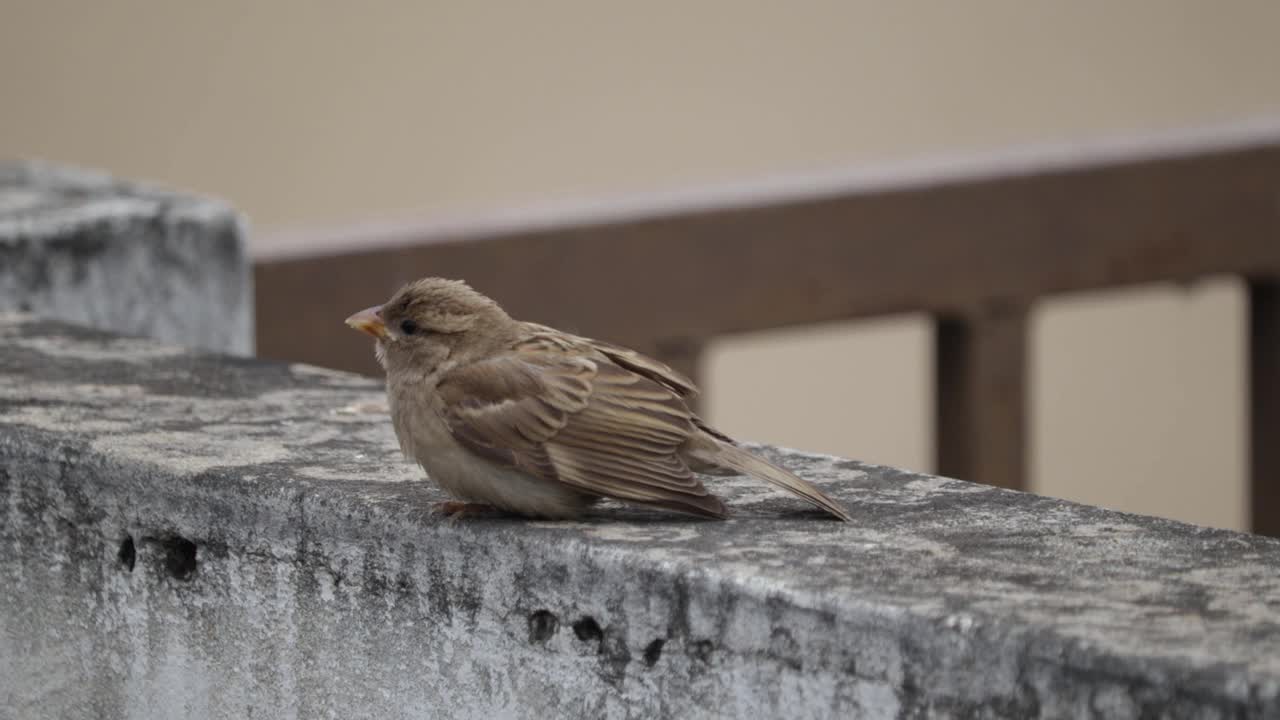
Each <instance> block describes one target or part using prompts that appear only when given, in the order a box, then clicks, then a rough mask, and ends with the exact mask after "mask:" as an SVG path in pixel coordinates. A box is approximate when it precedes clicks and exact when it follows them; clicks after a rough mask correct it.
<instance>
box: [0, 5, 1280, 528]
mask: <svg viewBox="0 0 1280 720" xmlns="http://www.w3.org/2000/svg"><path fill="white" fill-rule="evenodd" d="M1277 27H1280V3H1274V2H1270V1H1267V0H1259V1H1258V2H1247V1H1245V0H1236V1H1233V2H1232V1H1229V2H1219V3H1210V2H1202V1H1201V0H1131V1H1130V2H1123V3H1117V2H1111V1H1110V0H1107V1H1103V0H1087V1H1081V2H1071V3H1062V2H1059V3H1051V2H1025V1H1022V0H1016V1H1015V0H1008V1H1006V2H994V1H991V0H986V1H975V2H968V3H889V2H850V1H846V2H831V3H776V2H770V3H747V2H736V1H733V0H715V1H713V2H701V3H698V2H693V3H689V2H656V3H630V4H626V5H623V4H621V3H612V4H608V3H599V2H587V1H585V0H583V1H581V2H548V3H479V2H460V1H456V0H454V1H450V2H420V3H409V2H404V3H390V2H383V3H361V4H357V3H339V2H285V1H283V0H278V1H276V2H270V3H259V2H252V3H251V2H221V3H195V2H178V3H170V2H165V3H161V2H146V3H144V2H109V3H88V2H80V3H75V2H70V1H64V2H58V1H55V0H49V1H41V2H34V1H26V0H17V1H15V0H8V2H6V3H5V5H4V10H3V22H0V98H2V100H0V102H3V108H2V111H0V155H29V156H42V157H47V158H50V159H56V160H64V161H71V162H76V163H81V164H86V165H93V166H99V167H104V168H108V169H111V170H113V171H116V172H118V173H121V174H124V175H130V176H139V177H147V178H152V179H156V180H161V181H165V182H169V183H173V184H177V185H181V186H185V187H190V188H196V189H200V190H203V191H206V192H211V193H216V194H219V195H223V196H226V197H228V198H230V199H231V200H232V201H234V202H235V203H236V204H237V205H239V206H240V207H241V208H243V209H244V210H246V211H247V212H248V213H249V214H250V215H251V216H252V218H253V220H254V222H255V226H256V227H257V229H258V234H257V235H256V237H255V243H257V244H258V247H259V249H267V250H269V249H270V244H271V242H272V238H273V237H279V236H278V235H276V234H275V233H276V231H278V230H281V229H287V228H297V227H320V226H327V225H330V224H332V223H350V222H359V221H365V220H371V219H380V218H387V217H393V218H394V217H417V218H433V217H438V216H441V215H454V214H458V213H462V214H476V215H481V216H483V215H485V214H486V213H489V212H492V211H495V210H501V209H505V208H510V207H512V206H522V205H530V204H532V205H537V204H539V203H546V202H553V201H557V200H562V199H566V198H579V197H584V196H590V197H610V196H613V197H617V196H626V195H627V194H629V193H634V192H652V191H661V190H670V189H679V188H685V187H697V186H701V185H705V184H708V183H718V182H723V181H738V180H743V179H758V178H768V177H771V176H776V175H778V174H789V173H802V172H813V171H827V170H832V169H839V168H848V167H855V166H859V165H861V164H865V163H879V162H885V161H893V160H901V159H910V158H921V157H929V156H931V155H935V154H939V153H954V152H967V153H972V152H981V151H985V150H994V149H999V148H1002V147H1007V146H1010V145H1020V144H1024V143H1034V142H1041V141H1064V140H1078V139H1086V138H1090V137H1097V136H1100V135H1107V134H1111V133H1133V132H1144V131H1150V130H1159V129H1167V128H1175V127H1185V126H1190V125H1199V124H1204V123H1213V122H1218V121H1223V120H1231V119H1239V118H1248V117H1253V116H1256V115H1259V114H1265V113H1274V112H1280V83H1277V82H1276V81H1275V73H1274V69H1275V68H1277V67H1280V43H1276V42H1275V33H1274V31H1275V28H1277ZM1239 310H1240V301H1239V296H1238V291H1237V290H1235V289H1234V288H1232V287H1231V286H1230V285H1229V284H1228V285H1221V284H1219V285H1213V286H1209V287H1206V288H1204V289H1197V290H1192V291H1190V292H1182V291H1172V290H1164V291H1162V290H1141V291H1137V292H1136V293H1132V294H1122V295H1116V296H1108V297H1106V298H1101V299H1073V300H1070V301H1064V302H1062V303H1054V304H1050V305H1049V306H1047V307H1046V308H1044V309H1043V312H1042V313H1041V316H1040V320H1039V322H1038V326H1037V332H1036V339H1035V357H1036V360H1035V375H1036V377H1037V384H1036V390H1035V396H1036V418H1037V419H1036V425H1035V442H1036V447H1035V462H1034V468H1035V478H1036V482H1037V487H1038V488H1040V489H1041V490H1043V491H1045V492H1050V493H1053V494H1059V495H1067V496H1072V497H1079V498H1082V499H1086V500H1089V501H1093V502H1100V503H1104V504H1109V505H1115V506H1118V507H1126V508H1130V509H1145V510H1148V511H1152V512H1160V513H1164V514H1169V515H1174V516H1178V517H1184V518H1188V519H1193V520H1198V521H1201V522H1206V523H1210V524H1215V525H1223V526H1238V525H1240V524H1241V522H1242V491H1241V487H1242V486H1241V473H1242V470H1241V467H1242V458H1243V448H1242V440H1241V435H1240V427H1241V413H1242V407H1243V405H1242V388H1241V383H1240V380H1239V376H1238V371H1239V369H1240V366H1241V354H1240V344H1241V333H1240V329H1239V325H1240V318H1239ZM928 338H929V335H928V332H927V329H926V328H925V326H924V325H923V324H922V322H921V321H918V320H906V321H901V322H894V321H883V322H876V323H870V324H863V325H858V326H855V327H853V328H838V329H831V328H827V329H820V330H805V331H798V332H793V333H782V334H778V335H775V336H771V337H759V338H741V339H732V340H728V341H725V342H723V343H720V344H719V345H718V346H717V348H716V349H715V351H714V352H713V353H712V357H711V361H710V363H711V366H712V369H713V373H712V380H711V383H710V385H711V387H710V392H711V409H710V412H711V414H712V415H713V416H714V419H715V420H716V421H718V422H720V423H722V424H723V425H725V426H726V427H728V428H729V429H731V430H735V431H738V432H740V433H742V434H743V435H746V436H750V437H755V438H760V439H769V440H774V441H778V442H782V443H786V444H790V445H795V446H799V447H805V448H812V449H816V450H827V451H832V452H840V453H846V454H853V455H858V456H862V457H866V458H869V459H874V460H880V461H885V462H894V463H899V464H904V465H908V466H912V467H922V468H927V467H928V465H929V460H928V447H929V441H930V438H929V437H928V430H927V422H926V417H927V410H928V403H929V392H930V389H929V387H928V364H927V352H928V349H929V339H928ZM779 367H786V368H791V369H792V370H793V371H794V372H792V373H788V374H786V375H784V377H794V378H796V380H795V381H794V384H793V385H790V386H784V385H782V384H780V383H777V382H773V381H772V379H773V378H776V377H778V370H777V369H778V368H779ZM811 370H812V372H811ZM819 372H821V373H823V374H824V375H825V376H830V377H836V378H838V381H836V383H835V386H834V387H835V388H836V390H835V391H834V392H833V391H832V390H831V388H832V385H831V384H830V383H826V384H821V385H819V384H817V383H815V382H814V380H813V378H814V377H816V376H817V374H818V373H819ZM766 375H767V376H768V377H769V378H771V381H770V382H768V383H761V382H760V378H761V377H765V376H766ZM784 388H785V389H788V390H790V392H782V390H783V389H784ZM765 408H768V410H766V409H765ZM1103 408H1105V410H1103ZM1153 488H1158V491H1153ZM1144 499H1145V500H1144Z"/></svg>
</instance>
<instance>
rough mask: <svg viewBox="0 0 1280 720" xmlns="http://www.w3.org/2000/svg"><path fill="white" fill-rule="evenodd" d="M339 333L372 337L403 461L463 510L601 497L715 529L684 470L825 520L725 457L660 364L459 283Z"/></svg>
mask: <svg viewBox="0 0 1280 720" xmlns="http://www.w3.org/2000/svg"><path fill="white" fill-rule="evenodd" d="M346 322H347V325H349V326H351V327H352V328H355V329H356V330H360V331H362V332H365V333H368V334H369V335H372V336H373V337H374V338H375V339H376V340H377V343H376V348H375V350H376V354H377V357H378V361H379V362H380V363H381V364H382V367H383V369H384V370H386V372H387V397H388V399H389V401H390V406H391V420H392V423H393V425H394V426H395V431H396V437H397V438H398V439H399V440H400V447H401V449H402V450H403V451H404V453H405V455H407V456H409V457H411V458H413V459H414V460H416V461H417V462H418V464H420V465H421V466H422V467H423V469H425V470H426V471H427V474H428V475H429V476H430V477H431V479H432V480H434V481H436V483H438V484H439V485H440V487H441V488H442V489H444V490H445V491H446V492H447V493H448V494H449V495H450V496H452V497H454V498H457V499H458V500H459V501H461V502H448V503H442V505H441V507H440V510H441V511H442V512H444V513H445V514H447V515H456V514H460V513H466V512H470V511H474V510H478V509H481V508H487V507H493V508H497V509H500V510H504V511H508V512H514V513H517V514H520V515H525V516H530V517H541V518H553V519H556V518H572V517H575V516H577V515H578V514H580V513H581V512H582V511H583V510H584V509H586V508H587V507H588V506H590V505H591V504H592V503H594V502H595V501H596V500H598V499H599V498H600V497H609V498H614V499H617V500H622V501H625V502H629V503H635V504H638V505H646V506H651V507H658V508H665V509H668V510H677V511H680V512H684V513H691V514H693V515H700V516H703V517H710V518H725V517H727V516H728V510H727V509H726V508H725V505H724V503H722V502H721V501H720V499H719V498H717V497H716V496H715V495H712V494H711V493H709V492H707V490H706V488H705V487H703V485H702V483H701V482H699V481H698V479H697V478H696V477H695V476H694V471H697V472H703V473H715V474H726V473H728V474H733V473H745V474H748V475H752V476H754V477H757V478H761V479H763V480H767V481H769V482H771V483H773V484H774V485H777V486H778V487H780V488H782V489H783V490H786V491H787V492H790V493H792V494H794V495H797V496H799V497H801V498H804V499H805V500H808V501H809V502H811V503H813V504H814V505H816V506H818V507H820V508H822V509H823V510H826V511H827V512H829V513H831V514H832V515H835V516H836V517H838V518H840V519H841V520H846V521H848V520H851V518H850V516H849V513H848V511H846V510H845V509H844V508H843V507H842V506H841V505H840V504H839V503H837V502H836V501H834V500H832V499H831V498H829V497H827V496H826V495H825V494H823V493H822V491H820V490H818V489H817V488H816V487H814V486H813V485H812V484H810V483H809V482H807V481H805V480H802V479H801V478H799V477H796V476H795V475H793V474H792V473H790V472H788V471H786V470H783V469H782V468H780V467H777V466H776V465H772V464H770V463H768V462H766V461H764V460H762V459H760V458H758V457H756V456H754V455H751V454H750V453H748V452H746V451H745V450H742V449H740V448H738V447H736V446H735V444H734V441H733V440H731V439H730V438H729V437H727V436H726V435H724V434H723V433H720V432H717V431H715V430H713V429H712V428H710V427H709V426H707V424H706V423H704V422H703V421H702V420H701V419H700V418H699V417H698V416H697V415H695V414H694V413H693V412H691V411H690V410H689V408H688V406H687V405H686V404H685V401H684V399H685V398H688V397H691V396H693V395H694V394H695V393H696V392H697V389H696V388H695V387H694V385H693V383H692V382H691V381H690V380H689V379H688V378H686V377H684V376H683V375H681V374H680V373H678V372H676V371H675V370H673V369H671V368H670V367H667V366H666V365H664V364H662V363H660V362H658V361H656V360H653V359H651V358H648V357H645V356H644V355H641V354H640V353H637V352H635V351H633V350H628V349H626V348H622V347H618V346H616V345H610V344H609V343H604V342H600V341H598V340H591V339H589V338H584V337H578V336H576V335H570V334H569V333H564V332H560V331H558V330H555V329H552V328H549V327H545V326H543V325H535V324H533V323H527V322H520V321H518V320H514V319H512V318H511V317H510V316H509V315H507V313H506V312H505V311H503V309H502V308H501V307H499V306H498V304H497V303H496V302H494V301H493V300H491V299H489V298H487V297H485V296H484V295H481V294H480V293H478V292H476V291H475V290H472V289H471V288H470V287H469V286H467V284H466V283H463V282H460V281H457V280H444V279H440V278H424V279H422V280H418V281H417V282H413V283H410V284H408V285H406V286H405V287H403V288H402V289H400V291H399V292H397V293H396V294H395V295H394V296H393V297H392V298H391V299H390V300H388V301H387V302H386V303H385V304H383V305H381V306H375V307H371V308H369V309H367V310H362V311H360V312H358V313H356V314H354V315H352V316H351V317H349V318H347V320H346Z"/></svg>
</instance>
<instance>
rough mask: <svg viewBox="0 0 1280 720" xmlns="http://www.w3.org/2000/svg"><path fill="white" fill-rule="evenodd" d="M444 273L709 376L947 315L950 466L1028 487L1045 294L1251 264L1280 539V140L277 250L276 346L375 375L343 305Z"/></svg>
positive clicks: (265, 277)
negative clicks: (726, 367)
mask: <svg viewBox="0 0 1280 720" xmlns="http://www.w3.org/2000/svg"><path fill="white" fill-rule="evenodd" d="M426 274H431V275H440V276H446V277H459V278H465V279H467V280H468V281H469V282H470V283H471V284H472V285H474V286H475V287H477V288H478V289H480V290H482V291H484V292H486V293H488V294H490V295H492V296H494V297H495V298H497V299H498V300H499V301H501V302H502V303H503V304H504V305H505V306H507V307H508V308H509V309H510V310H511V311H512V312H513V314H515V315H517V316H519V317H523V318H527V319H533V320H538V321H541V322H545V323H549V324H552V325H557V326H560V327H563V328H565V329H569V330H574V331H576V332H579V333H582V334H587V335H593V336H597V337H601V338H607V339H609V340H613V341H616V342H621V343H625V344H628V345H631V346H633V347H636V348H637V349H641V350H645V351H648V352H650V353H653V354H654V355H656V356H658V357H660V358H662V359H664V360H666V361H667V362H669V363H671V364H673V365H675V366H677V367H679V368H680V369H682V370H684V371H685V372H688V373H690V374H691V375H694V376H695V377H696V375H697V368H698V358H699V353H700V349H701V348H702V346H703V344H704V343H706V342H707V341H708V340H709V339H711V338H713V337H716V336H718V335H724V334H729V333H738V332H745V331H752V330H764V329H770V328H779V327H786V326H795V325H804V324H810V323H819V322H828V321H835V320H847V319H850V318H861V317H869V316H875V315H885V314H891V313H905V312H925V313H929V314H931V315H932V316H933V317H935V318H936V331H935V332H936V340H937V342H936V356H935V360H934V367H935V372H936V377H937V396H936V408H935V422H936V424H937V427H936V437H937V470H938V472H939V473H940V474H943V475H949V476H953V477H959V478H963V479H967V480H973V481H977V482H984V483H988V484H992V485H999V486H1003V487H1011V488H1022V487H1024V483H1025V475H1026V471H1025V467H1026V441H1027V429H1026V428H1027V401H1026V398H1027V379H1026V366H1027V318H1028V310H1029V309H1030V308H1031V306H1032V305H1033V304H1034V303H1035V302H1037V301H1038V300H1040V299H1041V298H1044V297H1047V296H1050V295H1056V294H1061V293H1070V292H1075V291H1082V290H1096V289H1102V288H1114V287H1118V286H1125V285H1136V284H1141V283H1158V282H1183V281H1189V280H1193V279H1195V278H1198V277H1202V276H1207V275H1221V274H1230V275H1236V276H1239V277H1242V278H1244V280H1245V281H1246V283H1247V286H1248V296H1249V316H1250V319H1249V334H1248V342H1249V358H1250V363H1249V370H1248V371H1249V375H1250V382H1251V385H1250V387H1251V391H1250V403H1249V413H1250V427H1251V438H1252V449H1251V508H1252V525H1253V528H1254V529H1255V531H1258V532H1263V533H1267V534H1272V535H1280V144H1259V145H1256V146H1253V147H1245V148H1234V149H1230V150H1221V151H1213V152H1203V153H1199V154H1195V155H1183V156H1177V157H1165V158H1156V159H1143V160H1135V161H1123V162H1112V163H1109V164H1105V165H1100V166H1096V167H1084V168H1072V169H1054V170H1046V171H1042V172H1031V173H1019V174H1011V175H1008V176H1004V177H985V178H982V179H973V180H948V181H945V182H941V183H937V184H931V185H926V186H918V187H910V188H903V189H891V190H880V191H874V192H857V193H850V194H845V195H835V196H826V197H820V198H810V199H800V200H796V199H786V200H781V201H778V202H776V203H764V204H760V205H756V206H752V207H732V208H724V209H702V210H682V211H678V212H670V213H666V214H657V215H652V216H649V217H645V218H640V219H626V220H618V221H612V222H609V221H604V222H593V223H589V224H587V223H584V224H581V225H565V226H560V227H551V228H546V227H540V228H537V229H528V230H504V231H500V232H484V233H472V234H458V235H457V236H453V237H444V238H441V237H438V236H433V237H430V238H427V237H424V238H423V241H422V242H420V243H416V244H412V243H411V244H408V245H403V246H398V247H394V248H382V249H369V250H361V251H358V252H351V253H347V254H341V255H329V256H324V257H312V258H296V259H279V260H271V261H265V262H261V263H260V264H258V266H257V268H256V283H257V289H258V300H257V317H258V348H259V352H260V353H261V354H262V355H264V356H266V357H273V358H280V359H289V360H298V361H306V362H312V363H319V364H323V365H328V366H331V367H338V368H344V369H350V370H356V371H364V372H374V371H375V366H374V364H373V359H372V355H371V352H370V349H369V347H368V345H367V343H364V342H362V341H360V340H359V338H358V337H356V336H355V335H354V334H351V333H344V332H343V331H342V328H341V325H340V322H341V319H342V318H344V317H346V315H347V314H349V313H350V312H352V311H353V310H357V309H359V308H361V307H365V306H367V305H368V304H371V303H373V302H376V301H378V300H380V299H383V298H385V297H386V296H388V295H389V294H390V292H391V291H392V290H393V289H394V288H395V287H397V286H398V285H399V284H400V283H402V282H404V281H406V280H409V279H412V278H415V277H418V276H421V275H426ZM851 369H852V370H856V368H854V367H852V365H851ZM1099 412H1105V408H1099ZM1206 481H1207V482H1209V481H1212V479H1206Z"/></svg>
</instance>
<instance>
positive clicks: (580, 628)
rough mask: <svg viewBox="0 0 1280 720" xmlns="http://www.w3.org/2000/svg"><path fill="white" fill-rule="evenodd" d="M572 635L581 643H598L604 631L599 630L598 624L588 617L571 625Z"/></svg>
mask: <svg viewBox="0 0 1280 720" xmlns="http://www.w3.org/2000/svg"><path fill="white" fill-rule="evenodd" d="M573 634H574V635H577V636H578V639H579V640H581V641H582V642H596V643H598V642H600V640H601V638H603V637H604V631H603V630H601V629H600V623H598V622H596V619H595V618H593V617H591V616H590V615H588V616H586V617H584V618H582V619H581V620H579V621H578V622H576V623H574V624H573Z"/></svg>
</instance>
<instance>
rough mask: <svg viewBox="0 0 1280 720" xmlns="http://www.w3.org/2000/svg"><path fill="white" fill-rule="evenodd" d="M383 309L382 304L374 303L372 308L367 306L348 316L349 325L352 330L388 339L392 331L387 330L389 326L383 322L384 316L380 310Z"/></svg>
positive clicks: (380, 338)
mask: <svg viewBox="0 0 1280 720" xmlns="http://www.w3.org/2000/svg"><path fill="white" fill-rule="evenodd" d="M380 310H382V306H380V305H374V306H373V307H371V308H365V309H364V310H361V311H360V312H358V313H356V314H355V315H352V316H351V317H349V318H347V320H346V322H347V325H348V326H350V327H351V329H352V330H359V331H360V332H362V333H365V334H366V335H372V336H373V337H375V338H378V339H379V340H386V339H387V338H389V337H391V333H388V332H387V326H386V324H384V323H383V322H382V316H381V315H379V314H378V311H380Z"/></svg>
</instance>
